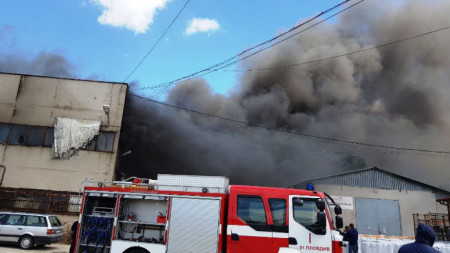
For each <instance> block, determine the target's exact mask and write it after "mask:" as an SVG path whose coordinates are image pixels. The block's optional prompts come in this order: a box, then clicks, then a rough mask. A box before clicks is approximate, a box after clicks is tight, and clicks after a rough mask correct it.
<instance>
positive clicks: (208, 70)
mask: <svg viewBox="0 0 450 253" xmlns="http://www.w3.org/2000/svg"><path fill="white" fill-rule="evenodd" d="M349 1H350V0H346V1H343V2H341V3H339V4H337V5H335V6H333V7H331V8H329V9H327V10H325V11H322V12H321V13H319V14H318V15H316V16H314V17H313V18H311V19H309V20H307V21H305V22H303V23H301V24H299V25H297V26H294V27H292V28H291V29H289V30H288V31H287V32H284V33H282V34H280V35H278V36H276V37H274V38H271V39H269V40H267V41H265V42H262V43H260V44H258V45H256V46H254V47H252V48H250V49H247V50H244V51H242V52H241V53H239V54H237V55H235V56H232V57H230V58H229V59H227V60H225V61H222V62H220V63H216V64H214V65H212V66H210V67H208V68H205V69H202V70H199V71H197V72H194V73H192V74H189V75H186V76H183V77H180V78H178V79H175V80H173V81H169V82H165V83H161V84H158V85H154V86H148V87H141V88H137V89H134V90H135V91H137V90H145V89H157V88H167V87H169V86H171V85H173V84H175V83H178V82H181V81H187V80H191V79H195V78H199V77H202V76H205V75H207V74H209V73H211V72H215V71H217V70H220V69H223V68H226V67H229V66H231V65H233V64H236V63H237V62H240V61H242V60H245V59H247V58H249V57H251V56H253V55H255V54H257V53H259V52H262V51H264V50H267V49H268V48H271V47H273V46H275V45H277V44H279V43H281V42H283V41H285V40H286V39H289V38H292V37H293V36H296V35H298V34H300V33H302V32H305V31H307V30H309V29H311V28H313V27H315V26H317V25H318V24H321V23H323V22H325V21H326V20H329V19H331V18H333V17H335V16H336V15H338V14H340V13H342V12H344V11H346V10H348V9H350V8H352V7H354V6H355V5H357V4H360V3H361V2H363V1H365V0H360V1H358V2H357V3H355V4H353V5H351V6H349V7H347V8H345V9H343V10H341V11H339V12H337V13H335V14H333V15H331V16H329V17H327V18H325V19H323V20H322V21H320V22H318V23H316V24H314V25H311V26H309V27H307V28H306V29H303V30H301V31H300V32H297V33H295V34H294V35H291V36H289V37H287V38H285V39H283V40H281V41H278V42H275V43H273V44H270V45H269V46H267V47H264V48H262V49H259V50H257V51H255V52H253V53H252V54H250V55H247V56H244V57H242V58H239V59H237V60H234V59H236V58H238V57H239V56H242V55H244V54H245V53H247V52H250V51H252V50H254V49H256V48H258V47H261V46H264V45H266V44H269V43H271V42H273V41H275V40H276V39H278V38H280V37H282V36H284V35H286V34H288V33H290V32H292V31H294V30H297V29H299V28H300V27H302V26H304V25H306V24H308V23H309V22H311V21H313V20H315V19H317V18H319V17H321V16H323V15H324V14H326V13H328V12H330V11H332V10H334V9H336V8H338V7H340V6H342V5H343V4H345V3H347V2H349ZM231 60H234V61H232V62H231V63H228V62H230V61H231Z"/></svg>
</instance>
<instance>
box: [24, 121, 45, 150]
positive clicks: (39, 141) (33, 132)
mask: <svg viewBox="0 0 450 253" xmlns="http://www.w3.org/2000/svg"><path fill="white" fill-rule="evenodd" d="M45 130H46V128H45V127H35V126H32V127H30V131H29V134H28V139H27V146H43V145H44V137H45Z"/></svg>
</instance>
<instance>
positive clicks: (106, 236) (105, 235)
mask: <svg viewBox="0 0 450 253" xmlns="http://www.w3.org/2000/svg"><path fill="white" fill-rule="evenodd" d="M116 201H117V195H116V194H112V193H97V192H87V193H86V198H85V204H84V210H83V217H82V221H81V229H80V233H79V234H78V237H79V238H80V240H79V242H80V245H79V248H78V252H103V253H108V252H110V246H111V236H112V235H111V232H112V227H113V225H114V214H115V207H116Z"/></svg>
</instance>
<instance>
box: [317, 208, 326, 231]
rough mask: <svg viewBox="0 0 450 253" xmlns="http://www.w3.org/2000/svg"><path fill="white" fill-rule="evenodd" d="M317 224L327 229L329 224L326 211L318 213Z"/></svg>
mask: <svg viewBox="0 0 450 253" xmlns="http://www.w3.org/2000/svg"><path fill="white" fill-rule="evenodd" d="M317 225H319V228H322V229H325V227H326V226H327V215H326V214H325V213H324V212H318V213H317Z"/></svg>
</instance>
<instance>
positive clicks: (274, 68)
mask: <svg viewBox="0 0 450 253" xmlns="http://www.w3.org/2000/svg"><path fill="white" fill-rule="evenodd" d="M447 29H450V26H446V27H442V28H439V29H436V30H433V31H430V32H426V33H421V34H418V35H414V36H411V37H408V38H404V39H400V40H396V41H392V42H388V43H384V44H380V45H376V46H373V47H369V48H365V49H361V50H357V51H353V52H348V53H345V54H340V55H335V56H331V57H327V58H321V59H317V60H311V61H306V62H300V63H294V64H286V65H282V66H274V67H265V68H256V69H242V70H239V69H236V70H231V69H230V70H224V71H232V72H247V71H259V70H276V69H285V68H291V67H297V66H301V65H305V64H312V63H318V62H321V61H327V60H333V59H336V58H340V57H344V56H349V55H353V54H358V53H363V52H366V51H370V50H374V49H378V48H382V47H387V46H391V45H394V44H398V43H401V42H405V41H408V40H412V39H416V38H419V37H422V36H426V35H430V34H433V33H436V32H441V31H444V30H447Z"/></svg>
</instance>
